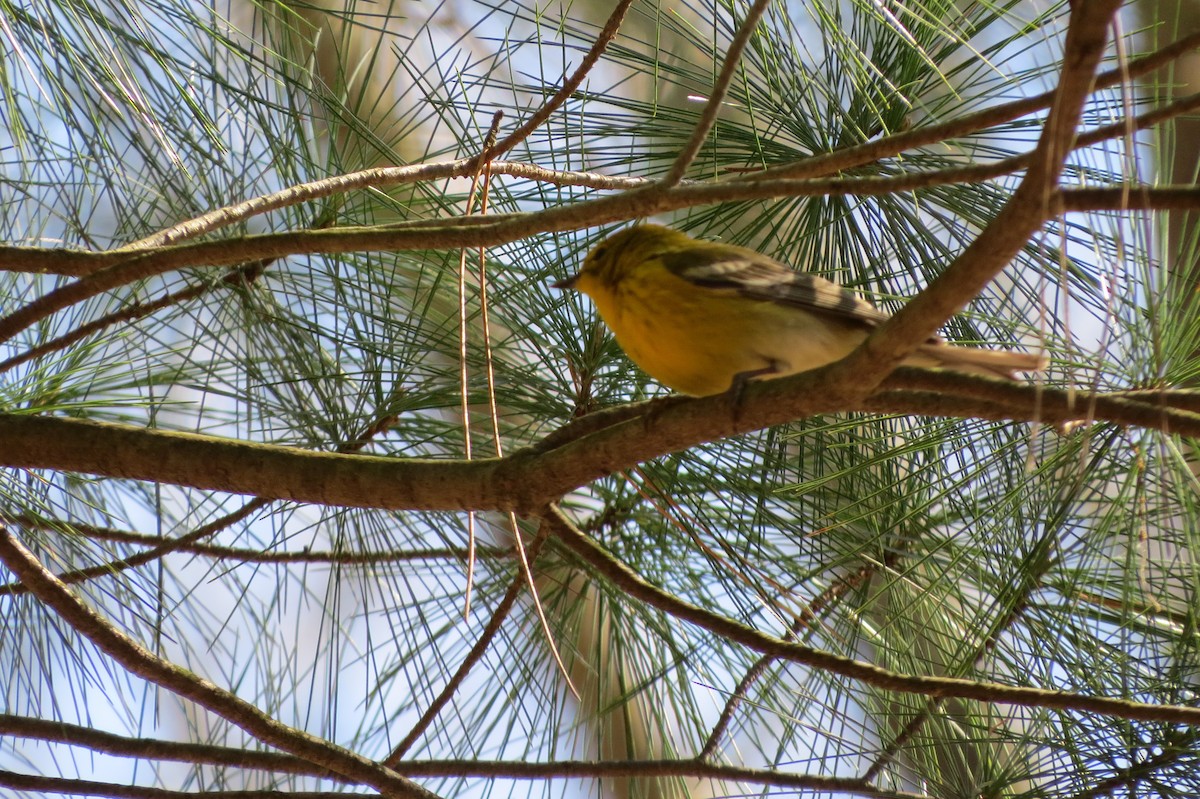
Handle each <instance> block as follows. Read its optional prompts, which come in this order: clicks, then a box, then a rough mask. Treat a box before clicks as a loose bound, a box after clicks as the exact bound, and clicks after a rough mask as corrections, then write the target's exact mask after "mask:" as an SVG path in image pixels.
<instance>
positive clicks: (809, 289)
mask: <svg viewBox="0 0 1200 799" xmlns="http://www.w3.org/2000/svg"><path fill="white" fill-rule="evenodd" d="M661 258H662V260H663V263H664V264H665V265H666V267H667V269H669V270H670V271H671V272H672V273H674V274H675V275H678V276H679V277H681V278H683V279H684V280H687V281H689V282H691V283H694V284H696V285H697V286H704V287H705V288H711V289H728V290H730V291H736V292H737V293H738V294H740V295H741V296H743V297H748V298H750V299H754V300H763V301H766V302H776V303H779V304H780V305H790V306H792V307H795V308H800V309H802V310H805V311H809V312H810V313H816V314H820V315H822V316H826V317H831V318H835V319H839V320H841V321H843V322H851V323H854V324H858V325H862V326H864V327H875V326H876V325H878V324H879V323H880V322H882V321H883V320H884V319H887V314H885V313H884V312H883V311H881V310H879V309H878V308H876V307H875V306H874V305H872V304H871V303H869V302H867V301H866V300H864V299H862V298H861V297H859V296H858V295H856V294H855V293H854V292H852V291H850V290H849V289H846V288H843V287H842V286H839V285H838V284H836V283H833V282H831V281H829V280H825V279H824V278H820V277H817V276H816V275H810V274H806V273H804V272H797V271H795V270H793V269H789V268H788V267H786V266H784V265H783V264H781V263H779V262H777V261H773V260H771V259H770V258H767V257H766V256H764V255H760V254H758V253H756V252H754V251H753V250H746V249H742V248H741V247H733V246H728V245H712V246H711V247H709V248H705V249H704V250H699V248H697V250H695V251H689V252H687V253H679V254H665V255H662V256H661Z"/></svg>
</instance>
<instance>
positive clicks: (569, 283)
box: [550, 275, 579, 289]
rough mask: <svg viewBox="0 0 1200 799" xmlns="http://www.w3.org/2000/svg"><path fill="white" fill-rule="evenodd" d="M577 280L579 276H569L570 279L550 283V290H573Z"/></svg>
mask: <svg viewBox="0 0 1200 799" xmlns="http://www.w3.org/2000/svg"><path fill="white" fill-rule="evenodd" d="M578 280H579V275H571V276H570V277H567V278H563V279H562V280H559V281H556V282H554V283H551V284H550V288H552V289H573V288H575V283H576V282H577V281H578Z"/></svg>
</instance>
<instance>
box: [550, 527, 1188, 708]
mask: <svg viewBox="0 0 1200 799" xmlns="http://www.w3.org/2000/svg"><path fill="white" fill-rule="evenodd" d="M542 518H543V519H544V520H545V521H546V523H548V524H550V525H551V526H552V531H553V533H554V534H555V536H557V538H558V540H559V541H561V542H562V543H563V544H564V545H565V546H567V547H568V548H569V549H570V550H571V551H572V552H574V553H575V554H576V555H578V556H579V557H580V558H581V559H583V561H584V562H585V563H587V564H588V565H589V566H591V567H592V568H593V569H595V570H596V572H597V573H599V574H600V575H602V576H604V577H605V578H607V579H608V580H610V581H611V582H612V583H613V584H614V585H616V586H617V587H618V588H620V589H621V590H622V591H624V592H625V593H626V594H628V595H629V596H631V597H633V598H635V599H640V600H641V601H643V602H645V603H646V604H648V605H650V606H651V607H654V608H656V609H658V610H660V611H662V612H663V613H666V614H667V615H669V616H672V617H673V618H676V619H679V620H680V621H685V622H688V623H689V624H694V625H696V626H697V627H700V628H701V629H704V630H707V631H709V632H710V633H713V634H714V635H717V636H719V637H721V638H722V639H724V640H726V641H728V642H730V643H735V644H740V645H742V646H744V647H746V648H748V649H751V650H753V651H755V652H761V653H763V654H770V655H773V656H775V657H777V658H780V659H782V660H787V661H790V662H792V663H798V664H800V665H802V666H809V667H811V668H814V669H819V670H821V671H827V672H830V673H832V674H838V675H841V676H843V677H848V678H850V679H853V680H859V681H861V682H864V683H866V684H868V685H872V686H874V687H876V688H881V689H884V690H887V691H899V692H901V693H911V694H918V695H921V696H927V697H931V698H948V697H957V698H961V699H975V700H978V701H981V702H991V703H999V704H1008V705H1019V706H1022V707H1039V708H1046V709H1049V710H1066V711H1074V712H1082V713H1095V714H1098V715H1103V716H1113V717H1116V718H1125V719H1136V720H1141V721H1169V722H1175V723H1179V724H1193V725H1195V724H1200V707H1186V706H1183V705H1153V704H1149V703H1146V702H1135V701H1132V700H1126V699H1109V698H1106V697H1098V696H1085V695H1082V694H1073V693H1069V692H1066V691H1048V690H1045V689H1042V688H1023V687H1016V686H1010V685H1001V684H1000V683H986V682H975V681H973V680H963V679H958V678H954V677H923V676H917V675H910V674H900V673H897V672H893V671H888V670H887V669H884V668H881V667H879V666H875V665H873V664H870V663H864V662H862V661H858V660H854V659H852V658H848V657H845V656H842V655H838V654H835V653H833V652H829V651H826V650H821V649H814V648H812V647H809V646H805V645H803V644H799V643H795V642H789V641H783V640H781V639H779V638H776V637H775V636H772V635H767V634H766V633H762V632H759V631H758V630H755V629H753V628H751V627H747V626H745V625H743V624H740V623H738V622H736V621H733V620H732V619H729V618H726V617H725V616H721V615H718V614H716V613H713V612H711V611H708V610H705V609H704V608H701V607H698V606H696V605H692V604H690V603H688V602H685V601H684V600H682V599H679V598H678V597H676V596H674V595H672V594H669V593H667V592H666V591H664V590H662V589H661V588H658V587H656V586H653V585H651V584H650V583H648V582H646V581H645V580H643V579H642V578H641V577H639V576H638V575H637V574H635V573H634V572H633V571H632V570H631V569H630V568H629V567H628V566H626V565H625V564H624V563H621V562H620V561H619V560H617V559H616V558H614V557H613V556H612V555H610V554H609V553H608V552H606V551H605V550H604V549H602V548H601V547H600V545H599V544H597V543H596V542H595V541H592V540H591V539H590V538H588V537H587V536H585V535H584V534H583V533H581V532H580V531H579V530H578V529H577V528H576V527H575V525H574V524H572V522H571V520H570V519H568V518H567V517H566V515H565V514H564V513H563V512H562V511H561V510H559V509H558V507H556V506H553V505H552V506H549V507H548V508H547V509H546V510H544V511H543V514H542Z"/></svg>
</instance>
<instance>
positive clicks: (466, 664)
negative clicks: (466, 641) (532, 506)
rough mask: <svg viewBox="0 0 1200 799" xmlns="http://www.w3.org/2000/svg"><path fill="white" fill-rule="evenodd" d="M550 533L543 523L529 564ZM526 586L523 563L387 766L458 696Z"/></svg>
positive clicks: (530, 550)
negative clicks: (468, 675) (471, 643)
mask: <svg viewBox="0 0 1200 799" xmlns="http://www.w3.org/2000/svg"><path fill="white" fill-rule="evenodd" d="M548 535H549V526H548V525H546V524H542V525H540V527H539V529H538V532H537V535H536V536H535V537H534V539H533V541H532V542H530V544H529V548H528V550H527V552H528V562H529V563H531V564H532V563H535V562H537V557H538V554H539V553H540V552H541V551H542V545H543V544H545V543H546V538H547V536H548ZM526 585H527V582H526V567H525V566H524V565H522V566H520V567H519V568H518V569H517V574H516V576H515V577H514V578H513V581H512V582H511V583H510V584H509V586H508V592H507V593H506V594H505V595H504V597H503V598H501V600H500V603H499V604H498V605H496V609H495V610H494V611H492V617H491V618H490V619H489V620H488V623H487V625H486V626H485V627H484V628H483V631H482V632H481V633H480V634H479V638H478V639H477V640H476V641H475V643H474V645H472V647H471V651H470V652H468V653H467V656H466V657H465V658H463V662H462V663H460V664H459V666H458V669H457V670H456V671H455V672H454V674H453V675H451V677H450V679H449V680H447V681H446V685H445V686H444V687H443V688H442V690H441V692H440V693H439V694H438V695H437V697H436V698H434V700H433V701H432V702H430V703H429V707H428V708H426V709H425V712H424V713H422V714H421V718H419V719H417V723H416V724H414V725H413V727H412V729H411V730H409V732H408V734H407V735H405V736H404V739H403V740H401V741H400V743H398V744H396V747H395V748H394V749H392V751H391V753H390V754H389V755H388V756H387V757H385V758H384V759H383V760H382V761H381V762H382V763H383V765H385V766H387V767H389V768H396V767H398V766H399V765H400V763H401V761H403V759H404V755H406V754H407V753H408V750H409V749H411V748H412V746H413V744H415V743H416V742H417V740H418V739H419V738H420V737H421V736H422V735H424V734H425V731H426V730H427V729H429V725H430V724H432V723H433V721H434V719H436V718H437V716H438V714H439V713H440V712H441V711H442V708H443V707H445V706H446V703H447V702H449V701H450V700H451V699H452V698H453V697H454V694H455V693H456V692H457V691H458V688H459V686H461V685H462V682H463V680H465V679H466V678H467V674H469V673H470V671H471V669H472V668H473V667H474V666H475V664H476V663H478V662H479V660H480V658H482V657H483V655H484V653H485V652H487V648H488V647H489V646H491V643H492V640H493V639H494V638H495V637H496V634H497V633H498V632H500V627H501V625H503V624H504V620H505V619H507V618H508V614H509V613H510V612H512V608H513V605H514V604H516V601H517V597H519V596H520V595H521V590H522V589H523V588H524V587H525V586H526Z"/></svg>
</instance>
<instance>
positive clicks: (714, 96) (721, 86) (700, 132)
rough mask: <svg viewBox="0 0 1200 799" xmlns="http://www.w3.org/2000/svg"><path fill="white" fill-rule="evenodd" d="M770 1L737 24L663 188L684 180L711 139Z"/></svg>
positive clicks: (754, 7)
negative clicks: (711, 84)
mask: <svg viewBox="0 0 1200 799" xmlns="http://www.w3.org/2000/svg"><path fill="white" fill-rule="evenodd" d="M770 4H771V0H755V2H754V5H752V6H750V8H749V9H748V10H747V11H746V18H745V19H743V20H742V24H741V25H739V26H738V29H737V32H736V33H735V34H734V36H733V41H731V42H730V43H729V47H728V48H727V49H726V51H725V61H724V63H722V64H721V72H720V73H719V74H718V75H717V79H716V81H714V83H713V87H712V91H711V92H710V93H709V96H708V102H707V103H705V105H704V110H703V111H701V112H700V118H699V119H698V120H696V127H695V128H693V129H692V135H691V137H690V138H688V140H687V143H686V144H684V145H683V149H682V150H681V151H680V153H679V155H678V157H676V159H675V163H673V164H671V169H670V171H668V172H667V174H666V176H665V177H663V179H662V181H661V182H660V183H659V184H658V185H659V187H660V188H661V189H667V188H670V187H672V186H674V185H676V184H677V183H679V181H681V180H683V176H684V175H685V174H686V173H687V170H688V167H689V166H691V165H692V162H693V161H695V160H696V156H697V155H698V154H699V153H700V148H701V147H703V146H704V140H705V139H707V138H708V133H709V131H711V130H712V126H713V125H714V124H715V123H716V121H717V115H718V114H720V113H721V104H722V103H724V102H725V95H726V94H728V93H729V84H730V83H732V82H733V75H734V73H735V72H736V71H737V68H738V64H739V62H740V61H741V60H742V51H743V50H745V49H746V44H747V43H749V41H750V37H751V36H753V35H754V29H755V28H757V27H758V21H759V20H760V19H762V15H763V14H764V13H765V12H766V10H767V6H768V5H770Z"/></svg>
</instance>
